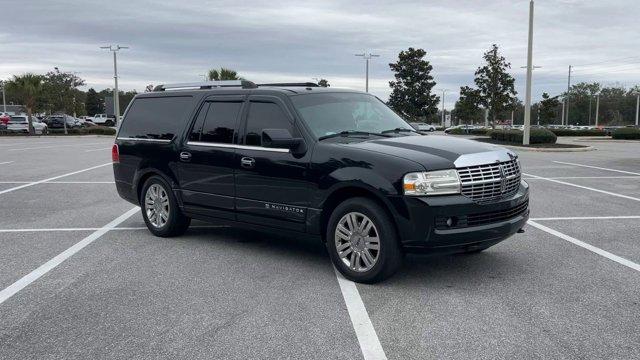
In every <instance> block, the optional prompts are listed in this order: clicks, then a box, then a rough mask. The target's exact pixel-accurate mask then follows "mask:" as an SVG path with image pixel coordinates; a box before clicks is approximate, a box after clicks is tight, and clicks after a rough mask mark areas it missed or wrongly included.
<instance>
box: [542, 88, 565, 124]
mask: <svg viewBox="0 0 640 360" xmlns="http://www.w3.org/2000/svg"><path fill="white" fill-rule="evenodd" d="M558 97H559V96H554V97H551V96H550V95H549V94H547V93H542V100H540V103H539V104H538V115H539V116H540V123H541V124H551V123H553V122H555V120H556V118H557V114H558V107H560V106H561V105H562V104H561V103H560V100H558Z"/></svg>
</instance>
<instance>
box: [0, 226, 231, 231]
mask: <svg viewBox="0 0 640 360" xmlns="http://www.w3.org/2000/svg"><path fill="white" fill-rule="evenodd" d="M223 227H227V226H226V225H192V226H190V227H189V229H217V228H223ZM100 229H102V228H95V227H86V228H49V229H35V228H31V229H0V233H24V232H73V231H96V230H100ZM135 230H147V227H146V226H132V227H131V226H130V227H114V228H112V229H110V230H109V231H135Z"/></svg>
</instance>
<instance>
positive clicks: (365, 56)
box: [355, 53, 380, 92]
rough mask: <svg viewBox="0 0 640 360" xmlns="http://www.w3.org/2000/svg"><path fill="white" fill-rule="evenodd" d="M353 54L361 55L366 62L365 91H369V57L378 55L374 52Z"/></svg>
mask: <svg viewBox="0 0 640 360" xmlns="http://www.w3.org/2000/svg"><path fill="white" fill-rule="evenodd" d="M355 56H361V57H362V58H363V59H365V60H366V61H367V64H366V68H365V69H366V70H365V72H366V80H365V87H364V89H365V91H366V92H369V60H371V58H374V57H380V55H376V54H372V53H362V54H355Z"/></svg>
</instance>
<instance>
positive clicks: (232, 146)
mask: <svg viewBox="0 0 640 360" xmlns="http://www.w3.org/2000/svg"><path fill="white" fill-rule="evenodd" d="M187 145H192V146H206V147H215V148H226V149H241V150H256V151H268V152H277V153H288V152H289V149H284V148H267V147H262V146H249V145H235V144H222V143H208V142H202V141H188V142H187Z"/></svg>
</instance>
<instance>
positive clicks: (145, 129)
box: [118, 96, 191, 140]
mask: <svg viewBox="0 0 640 360" xmlns="http://www.w3.org/2000/svg"><path fill="white" fill-rule="evenodd" d="M190 104H191V97H190V96H182V97H177V96H173V97H168V96H167V97H157V98H138V99H135V100H134V101H133V104H131V107H130V108H129V110H128V111H127V116H126V117H125V119H124V120H123V122H122V126H121V128H120V132H119V133H118V136H120V137H131V138H146V139H163V140H171V139H173V137H174V135H176V133H177V132H178V131H179V130H180V128H181V126H182V124H183V121H184V118H185V115H186V114H187V112H188V111H189V110H190V109H191V107H190V106H189V105H190Z"/></svg>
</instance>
